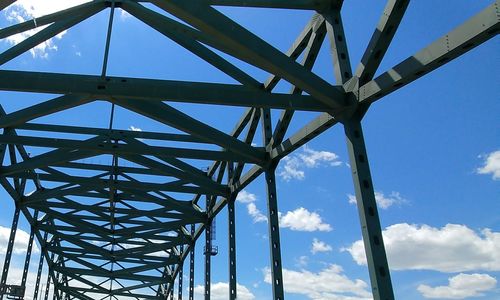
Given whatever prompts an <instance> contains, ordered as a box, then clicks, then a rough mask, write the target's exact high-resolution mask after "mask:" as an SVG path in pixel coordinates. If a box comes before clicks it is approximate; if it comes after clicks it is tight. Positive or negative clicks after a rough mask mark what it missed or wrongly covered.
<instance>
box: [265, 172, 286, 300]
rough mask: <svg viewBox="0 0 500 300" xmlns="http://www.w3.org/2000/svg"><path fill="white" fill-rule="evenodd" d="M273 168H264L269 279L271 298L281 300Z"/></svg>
mask: <svg viewBox="0 0 500 300" xmlns="http://www.w3.org/2000/svg"><path fill="white" fill-rule="evenodd" d="M274 172H275V168H272V169H268V170H266V185H267V218H268V220H269V222H268V224H269V242H270V248H271V279H272V283H271V285H272V286H273V299H274V300H283V299H284V292H283V274H282V264H281V243H280V229H279V219H278V201H277V197H276V177H275V174H274Z"/></svg>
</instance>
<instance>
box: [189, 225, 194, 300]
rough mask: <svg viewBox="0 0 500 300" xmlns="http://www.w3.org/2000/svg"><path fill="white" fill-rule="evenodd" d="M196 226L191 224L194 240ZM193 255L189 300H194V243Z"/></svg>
mask: <svg viewBox="0 0 500 300" xmlns="http://www.w3.org/2000/svg"><path fill="white" fill-rule="evenodd" d="M194 235H195V226H194V224H191V238H194ZM192 243H193V244H192V245H191V253H190V254H189V300H194V250H195V243H194V241H193V242H192Z"/></svg>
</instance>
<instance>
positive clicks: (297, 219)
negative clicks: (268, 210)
mask: <svg viewBox="0 0 500 300" xmlns="http://www.w3.org/2000/svg"><path fill="white" fill-rule="evenodd" d="M236 200H237V201H238V202H240V203H244V204H246V205H247V212H248V214H249V215H250V216H251V217H252V219H253V222H254V223H261V222H267V216H266V215H265V214H263V213H262V211H261V210H260V209H259V208H258V207H257V205H256V204H255V202H256V201H257V196H256V195H255V194H252V193H249V192H247V191H245V190H242V191H241V192H239V194H238V196H237V197H236ZM278 218H279V223H280V227H281V228H290V229H291V230H295V231H331V230H332V227H331V226H330V225H329V224H326V223H323V220H322V219H321V216H320V215H319V214H317V213H315V212H309V211H308V210H307V209H305V208H303V207H299V208H297V209H296V210H293V211H288V212H286V213H285V214H284V215H283V213H281V212H279V213H278Z"/></svg>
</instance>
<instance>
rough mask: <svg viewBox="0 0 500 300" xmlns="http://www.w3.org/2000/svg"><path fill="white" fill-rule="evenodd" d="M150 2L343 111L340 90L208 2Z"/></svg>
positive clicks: (326, 103)
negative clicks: (205, 3) (204, 3)
mask: <svg viewBox="0 0 500 300" xmlns="http://www.w3.org/2000/svg"><path fill="white" fill-rule="evenodd" d="M151 3H153V4H155V5H156V6H158V7H160V8H162V9H164V10H165V11H167V12H169V13H171V14H173V15H175V16H176V17H178V18H180V19H182V20H183V21H185V22H186V23H188V24H190V25H192V26H193V27H195V28H198V29H199V30H200V31H202V32H205V33H207V34H209V35H211V36H212V37H213V38H215V39H217V40H220V41H221V42H222V43H224V44H225V45H227V46H228V48H229V50H230V53H228V54H230V55H232V56H234V57H237V58H239V59H241V60H243V61H246V62H247V63H249V64H252V65H255V66H257V67H259V68H261V69H263V70H266V71H268V72H270V73H272V74H276V75H278V76H280V77H282V78H284V79H285V80H287V81H289V82H290V83H292V84H294V85H296V86H297V87H299V88H300V89H302V90H304V91H306V92H307V93H309V94H310V95H312V96H313V97H314V98H315V99H317V100H318V101H319V102H322V103H323V104H325V105H327V107H329V109H330V110H333V109H336V110H337V111H339V112H340V111H342V110H343V108H344V106H345V102H344V98H345V95H344V93H343V91H342V90H341V89H338V88H337V87H334V86H332V85H331V84H329V83H328V82H326V81H324V80H323V79H321V78H320V77H318V76H317V75H315V74H314V73H312V72H310V71H308V70H306V69H304V68H303V67H302V66H301V65H300V64H298V63H296V62H295V61H293V60H291V59H290V58H289V57H288V56H287V55H285V54H283V53H282V52H280V51H279V50H277V49H276V48H274V47H272V46H271V45H269V44H268V43H266V42H265V41H263V40H262V39H260V38H259V37H257V36H255V35H254V34H252V33H251V32H249V31H248V30H246V29H245V28H243V27H242V26H241V25H239V24H237V23H236V22H234V21H232V20H231V19H230V18H228V17H226V16H224V15H223V14H222V13H220V12H218V11H217V10H215V9H214V8H212V7H210V6H209V5H208V4H207V5H203V4H202V3H200V2H196V3H195V2H186V1H182V0H171V1H168V2H165V1H158V0H153V1H151ZM220 50H222V51H224V50H225V49H220Z"/></svg>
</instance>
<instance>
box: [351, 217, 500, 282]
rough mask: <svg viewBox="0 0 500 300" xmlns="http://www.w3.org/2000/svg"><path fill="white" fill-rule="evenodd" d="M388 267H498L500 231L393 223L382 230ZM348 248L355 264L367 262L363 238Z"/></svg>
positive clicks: (453, 269) (442, 269)
mask: <svg viewBox="0 0 500 300" xmlns="http://www.w3.org/2000/svg"><path fill="white" fill-rule="evenodd" d="M383 237H384V243H385V248H386V251H387V257H388V260H389V266H390V267H391V269H394V270H436V271H440V272H465V271H473V270H486V271H499V270H500V232H492V231H491V230H490V229H484V230H482V231H481V232H480V233H476V232H474V231H473V230H472V229H469V228H468V227H467V226H464V225H457V224H447V225H446V226H444V227H442V228H435V227H431V226H428V225H421V226H418V225H410V224H406V223H401V224H395V225H392V226H389V227H387V228H386V229H385V230H384V231H383ZM343 250H344V251H348V252H349V253H350V254H351V255H352V257H353V259H354V260H355V261H356V263H358V264H360V265H366V256H365V251H364V245H363V241H361V240H359V241H356V242H354V243H353V244H352V245H351V247H349V248H345V249H343Z"/></svg>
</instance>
